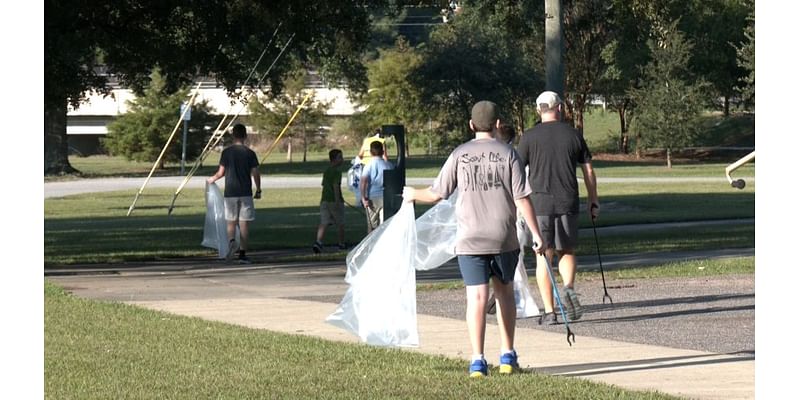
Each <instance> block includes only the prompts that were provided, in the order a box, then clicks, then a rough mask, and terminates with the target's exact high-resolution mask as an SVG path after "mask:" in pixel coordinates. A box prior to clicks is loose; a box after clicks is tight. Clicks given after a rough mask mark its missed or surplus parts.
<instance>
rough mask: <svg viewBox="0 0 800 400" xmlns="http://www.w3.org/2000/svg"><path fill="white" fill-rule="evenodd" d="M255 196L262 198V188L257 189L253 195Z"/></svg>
mask: <svg viewBox="0 0 800 400" xmlns="http://www.w3.org/2000/svg"><path fill="white" fill-rule="evenodd" d="M253 198H254V199H260V198H261V189H258V190H256V194H254V195H253Z"/></svg>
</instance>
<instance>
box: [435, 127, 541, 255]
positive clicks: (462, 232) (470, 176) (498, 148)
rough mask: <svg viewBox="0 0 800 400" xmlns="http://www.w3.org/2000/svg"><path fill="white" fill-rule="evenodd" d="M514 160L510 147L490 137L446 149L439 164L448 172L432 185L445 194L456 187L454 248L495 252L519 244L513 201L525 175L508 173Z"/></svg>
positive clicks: (484, 252)
mask: <svg viewBox="0 0 800 400" xmlns="http://www.w3.org/2000/svg"><path fill="white" fill-rule="evenodd" d="M517 162H518V156H517V153H516V151H515V150H514V148H513V147H511V146H510V145H508V144H505V143H501V142H499V141H497V140H495V139H474V140H471V141H469V142H467V143H464V144H462V145H461V146H459V147H457V148H456V149H455V150H453V152H452V153H451V155H450V157H449V158H448V160H447V162H446V163H445V166H444V167H443V168H442V169H443V170H445V171H450V172H449V173H448V174H446V175H445V174H443V175H442V180H441V186H439V185H438V184H437V185H436V187H435V188H434V190H437V191H438V193H441V194H445V193H451V192H453V191H454V190H456V187H457V188H458V191H459V197H458V200H457V203H456V204H457V206H456V217H457V220H458V226H459V231H458V240H457V244H456V252H457V253H463V254H495V253H502V252H506V251H511V250H516V249H518V248H519V246H518V245H517V244H516V220H517V218H516V215H517V212H516V205H515V203H514V200H515V195H518V194H519V192H520V191H521V190H522V189H524V186H525V183H524V179H525V177H524V176H523V175H522V174H512V168H513V167H514V164H515V163H517ZM512 178H513V179H512ZM486 221H492V223H491V224H486Z"/></svg>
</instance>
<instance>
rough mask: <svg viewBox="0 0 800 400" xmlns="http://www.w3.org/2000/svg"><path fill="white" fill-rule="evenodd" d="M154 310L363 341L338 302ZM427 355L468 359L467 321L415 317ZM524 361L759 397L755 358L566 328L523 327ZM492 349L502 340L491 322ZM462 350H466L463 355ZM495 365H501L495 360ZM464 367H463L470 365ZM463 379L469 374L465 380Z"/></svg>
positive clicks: (701, 392)
mask: <svg viewBox="0 0 800 400" xmlns="http://www.w3.org/2000/svg"><path fill="white" fill-rule="evenodd" d="M130 303H131V304H136V305H139V306H142V307H147V308H150V309H155V310H160V311H166V312H170V313H174V314H179V315H187V316H193V317H199V318H203V319H208V320H214V321H221V322H226V323H231V324H236V325H242V326H246V327H250V328H255V329H267V330H270V331H277V332H283V333H288V334H299V335H306V336H314V337H320V338H324V339H328V340H334V341H343V342H357V341H358V338H356V337H355V336H353V335H351V334H349V333H347V332H345V331H344V330H342V329H339V328H336V327H334V326H332V325H329V324H327V323H325V322H324V320H325V318H326V317H327V316H328V315H330V314H331V313H332V312H333V311H334V310H335V309H336V306H337V305H335V304H327V303H319V302H311V301H296V300H286V299H275V298H247V299H208V300H204V301H200V300H171V301H170V300H167V301H134V302H130ZM418 325H419V331H420V347H419V348H417V349H413V351H419V352H422V353H429V354H435V355H443V356H447V357H453V358H461V359H465V360H466V359H468V358H469V357H470V354H468V353H469V352H468V349H469V342H468V335H467V330H466V325H465V323H464V322H463V321H459V320H455V319H449V318H440V317H433V316H428V315H419V316H418ZM516 338H517V339H516V343H515V347H516V349H517V352H518V353H519V354H520V365H521V366H522V367H523V368H525V369H528V370H532V371H533V372H536V373H543V374H552V375H561V376H569V377H576V378H583V379H589V380H592V381H596V382H602V383H607V384H612V385H617V386H620V387H623V388H626V389H635V390H657V391H660V392H664V393H668V394H672V395H677V396H684V397H689V398H696V399H720V400H722V399H726V400H731V399H752V398H755V359H754V358H751V357H746V356H731V355H724V354H713V353H704V352H699V351H692V350H682V349H673V348H667V347H658V346H648V345H641V344H632V343H624V342H617V341H611V340H605V339H596V338H592V337H579V338H577V340H576V341H575V343H574V344H573V345H572V346H571V347H570V346H569V345H568V344H567V343H566V337H565V335H564V334H561V333H558V334H556V333H551V332H544V331H540V330H535V329H525V328H518V329H517V332H516ZM486 343H487V344H488V346H487V348H492V347H493V344H494V343H499V338H498V336H497V329H496V328H495V327H494V326H488V327H487V330H486ZM465 351H466V352H467V354H465ZM489 361H490V363H492V364H494V363H496V360H494V359H493V357H490V358H489ZM465 365H466V364H465ZM465 379H466V378H465Z"/></svg>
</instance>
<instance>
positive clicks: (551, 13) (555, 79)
mask: <svg viewBox="0 0 800 400" xmlns="http://www.w3.org/2000/svg"><path fill="white" fill-rule="evenodd" d="M544 12H545V20H544V35H545V44H544V52H545V90H550V91H553V92H556V93H558V95H559V97H561V98H562V99H563V98H564V31H563V14H562V12H561V0H545V1H544Z"/></svg>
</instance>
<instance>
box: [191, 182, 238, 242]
mask: <svg viewBox="0 0 800 400" xmlns="http://www.w3.org/2000/svg"><path fill="white" fill-rule="evenodd" d="M227 225H228V222H227V221H225V199H224V197H223V195H222V191H220V190H219V187H218V186H217V184H216V183H208V182H206V223H205V226H204V227H203V242H202V243H200V245H201V246H203V247H210V248H212V249H215V250H217V251H219V258H225V257H226V256H227V255H228V228H227ZM236 242H237V243H238V242H239V228H238V227H237V228H236Z"/></svg>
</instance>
